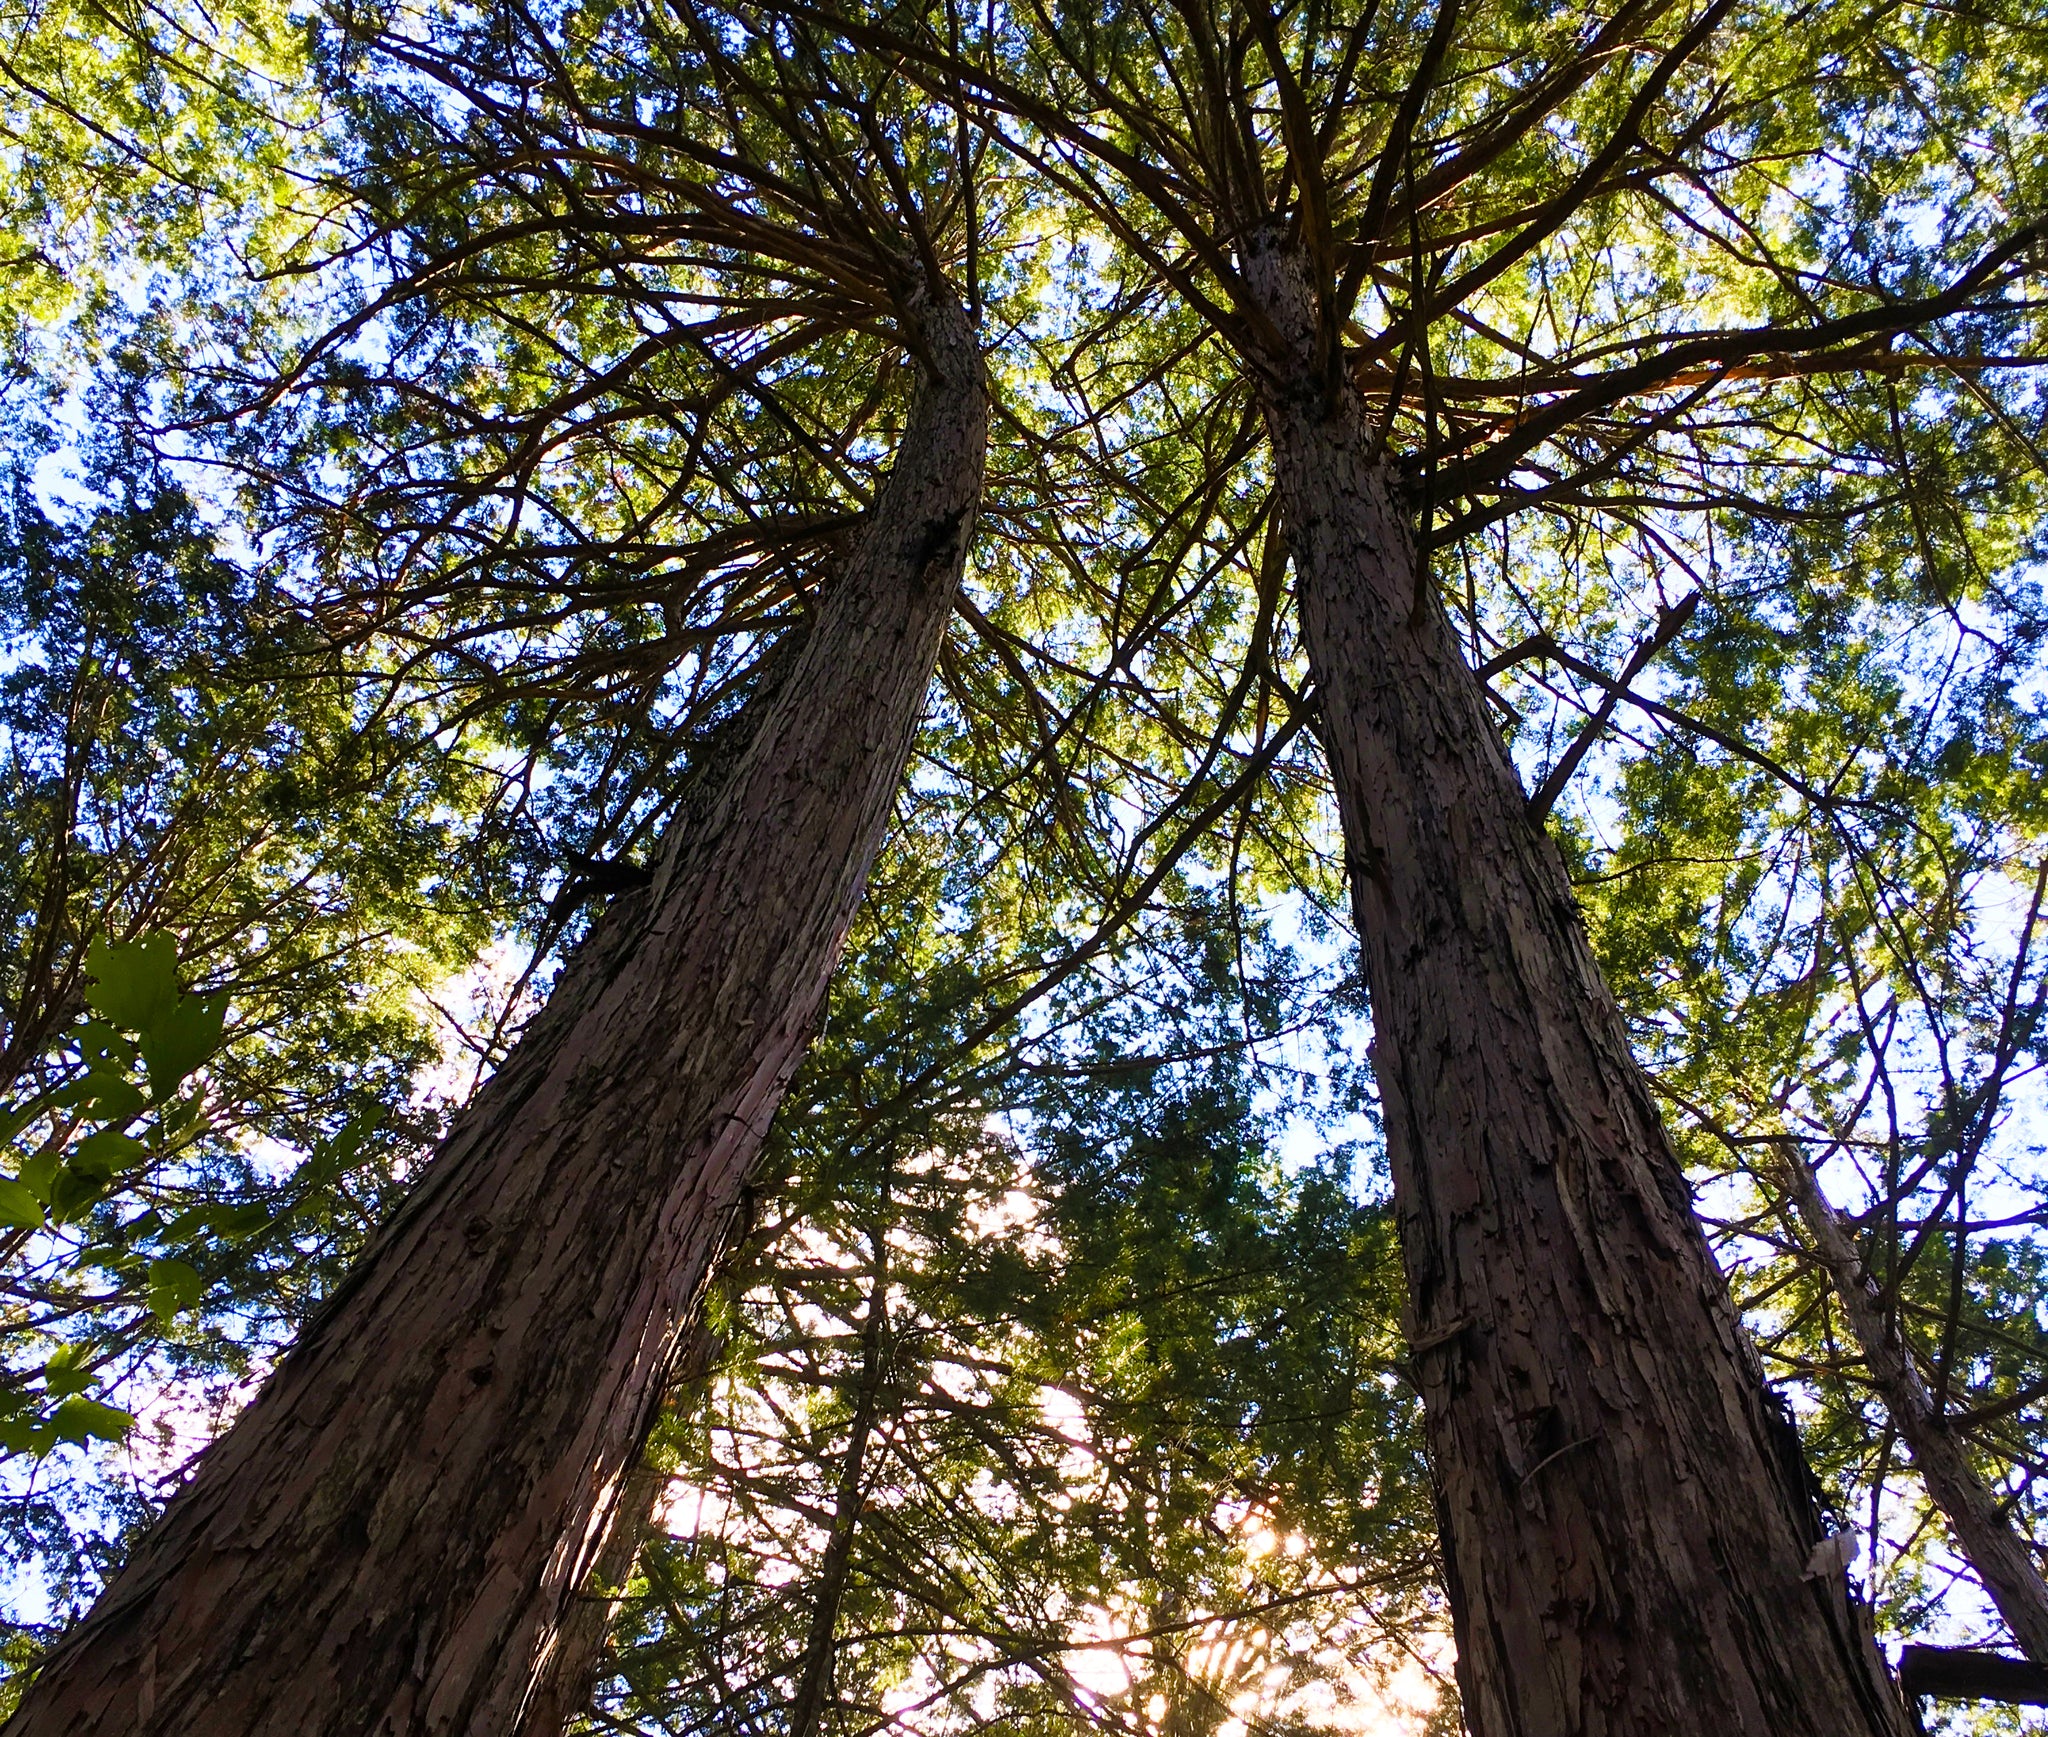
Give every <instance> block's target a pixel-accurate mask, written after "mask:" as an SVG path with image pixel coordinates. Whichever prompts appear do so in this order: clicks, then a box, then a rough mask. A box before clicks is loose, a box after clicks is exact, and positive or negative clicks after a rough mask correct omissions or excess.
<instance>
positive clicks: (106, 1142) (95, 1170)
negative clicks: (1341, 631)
mask: <svg viewBox="0 0 2048 1737" xmlns="http://www.w3.org/2000/svg"><path fill="white" fill-rule="evenodd" d="M148 1156H149V1149H148V1147H146V1146H144V1145H143V1143H142V1142H141V1141H140V1140H138V1139H136V1138H135V1137H134V1135H132V1134H122V1133H119V1132H117V1131H116V1130H114V1129H112V1128H102V1129H101V1130H100V1131H99V1132H98V1133H97V1134H88V1135H86V1137H85V1138H84V1139H83V1140H81V1141H79V1142H78V1149H77V1151H76V1152H75V1153H74V1154H73V1155H72V1159H71V1168H72V1169H74V1170H76V1171H77V1172H78V1173H79V1174H80V1175H81V1176H90V1177H93V1178H95V1179H97V1180H99V1181H102V1182H104V1181H105V1180H106V1179H107V1178H108V1177H110V1176H114V1175H117V1174H119V1173H120V1172H121V1171H123V1170H130V1169H133V1168H134V1167H135V1166H136V1165H137V1164H140V1163H141V1162H142V1161H143V1160H144V1159H145V1158H147V1157H148Z"/></svg>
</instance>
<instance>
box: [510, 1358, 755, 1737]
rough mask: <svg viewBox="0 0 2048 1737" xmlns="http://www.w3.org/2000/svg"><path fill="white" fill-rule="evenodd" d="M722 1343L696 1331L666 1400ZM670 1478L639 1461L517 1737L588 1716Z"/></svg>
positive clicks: (695, 1376)
mask: <svg viewBox="0 0 2048 1737" xmlns="http://www.w3.org/2000/svg"><path fill="white" fill-rule="evenodd" d="M722 1343H723V1341H721V1340H720V1339H719V1338H718V1337H717V1336H716V1335H715V1334H713V1333H712V1331H711V1330H710V1328H709V1327H708V1326H706V1325H705V1324H704V1323H703V1322H702V1321H699V1322H698V1323H697V1325H696V1326H695V1327H694V1328H692V1330H691V1332H690V1336H689V1339H688V1341H687V1346H686V1348H685V1350H684V1351H683V1352H682V1354H681V1355H680V1357H679V1358H678V1359H677V1370H676V1376H675V1379H674V1381H673V1382H671V1383H670V1386H669V1390H668V1393H667V1394H666V1395H664V1401H665V1402H666V1403H669V1404H673V1403H674V1396H675V1394H676V1392H677V1390H678V1389H679V1388H688V1387H690V1386H693V1385H695V1384H696V1383H698V1382H700V1381H702V1380H703V1378H704V1377H705V1375H706V1374H707V1373H709V1371H710V1368H711V1363H712V1360H713V1359H714V1358H715V1357H716V1356H717V1355H718V1352H719V1349H720V1347H721V1345H722ZM668 1484H669V1474H668V1473H667V1472H665V1471H663V1470H662V1469H661V1468H660V1467H659V1466H657V1465H652V1464H650V1463H649V1462H648V1460H647V1459H646V1457H645V1447H644V1445H643V1448H642V1453H641V1457H640V1458H638V1459H636V1460H635V1461H634V1462H633V1469H632V1470H631V1471H630V1472H628V1473H627V1474H626V1478H625V1481H624V1483H622V1484H621V1485H620V1487H619V1499H618V1501H617V1502H615V1503H614V1504H613V1506H612V1517H611V1523H610V1525H609V1526H608V1527H607V1528H606V1530H605V1539H604V1544H603V1546H602V1547H601V1548H600V1549H599V1550H598V1553H597V1561H596V1562H595V1564H593V1565H592V1567H591V1570H590V1576H589V1579H588V1580H587V1581H586V1582H585V1584H584V1585H583V1587H582V1589H581V1590H580V1591H578V1592H577V1594H576V1596H575V1597H574V1598H573V1599H571V1600H570V1601H569V1605H568V1608H567V1609H566V1610H565V1611H564V1612H563V1613H562V1619H561V1625H560V1629H559V1632H558V1635H557V1638H556V1641H555V1649H554V1652H553V1654H552V1655H551V1656H550V1657H549V1659H548V1665H547V1669H546V1671H545V1673H544V1674H543V1675H542V1677H541V1680H540V1681H539V1682H538V1683H537V1684H536V1685H535V1686H534V1689H533V1692H532V1693H531V1694H529V1695H528V1696H527V1699H526V1707H525V1709H524V1711H523V1712H522V1713H521V1715H520V1719H519V1729H518V1732H517V1737H562V1733H563V1732H564V1731H566V1730H568V1728H569V1722H570V1721H571V1720H572V1719H574V1718H575V1717H576V1715H577V1714H579V1713H583V1712H587V1711H588V1710H589V1708H590V1704H591V1702H592V1701H593V1700H594V1699H595V1697H596V1692H597V1680H598V1672H599V1670H600V1669H601V1668H602V1666H603V1664H604V1644H605V1641H606V1640H607V1639H609V1638H610V1635H611V1629H612V1624H613V1623H614V1622H616V1621H617V1620H618V1615H619V1610H620V1606H621V1600H622V1597H623V1594H624V1591H625V1587H626V1583H627V1582H628V1581H629V1580H631V1579H632V1577H633V1565H634V1563H635V1562H637V1561H638V1560H639V1557H640V1545H641V1542H642V1541H643V1540H644V1539H645V1538H646V1536H647V1530H648V1527H649V1525H650V1524H651V1523H652V1521H653V1519H654V1513H655V1510H656V1509H657V1508H658V1507H659V1506H660V1505H661V1498H662V1495H663V1493H664V1492H665V1491H666V1490H667V1489H668Z"/></svg>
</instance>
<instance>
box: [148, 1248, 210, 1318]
mask: <svg viewBox="0 0 2048 1737" xmlns="http://www.w3.org/2000/svg"><path fill="white" fill-rule="evenodd" d="M205 1294H206V1281H205V1280H204V1279H203V1278H201V1277H200V1276H199V1269H198V1268H197V1267H194V1266H190V1265H188V1264H187V1263H186V1262H184V1261H151V1262H150V1263H149V1307H150V1312H151V1313H152V1314H153V1315H155V1316H156V1318H157V1319H158V1320H159V1321H162V1322H163V1323H164V1324H165V1325H166V1326H168V1325H169V1324H170V1320H171V1317H172V1316H174V1315H176V1314H178V1313H180V1312H181V1311H182V1310H185V1309H190V1308H192V1307H194V1306H195V1305H196V1304H197V1303H198V1301H199V1299H200V1298H201V1297H203V1296H204V1295H205Z"/></svg>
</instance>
